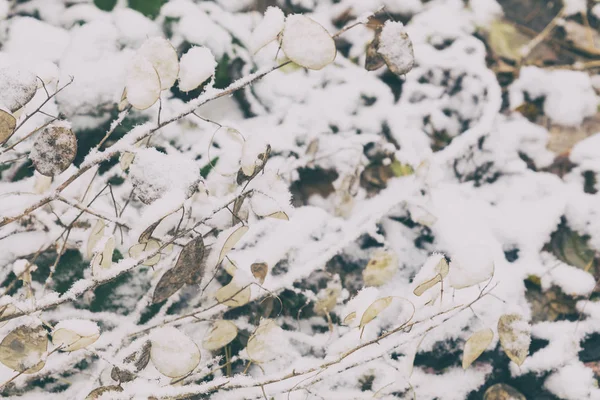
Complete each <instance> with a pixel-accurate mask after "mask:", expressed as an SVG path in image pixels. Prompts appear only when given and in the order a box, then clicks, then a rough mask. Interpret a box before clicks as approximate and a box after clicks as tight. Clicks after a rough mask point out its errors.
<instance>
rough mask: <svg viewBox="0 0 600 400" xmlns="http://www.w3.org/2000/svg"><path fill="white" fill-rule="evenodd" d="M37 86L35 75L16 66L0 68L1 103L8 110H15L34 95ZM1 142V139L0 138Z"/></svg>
mask: <svg viewBox="0 0 600 400" xmlns="http://www.w3.org/2000/svg"><path fill="white" fill-rule="evenodd" d="M37 87H38V79H37V77H36V76H35V75H34V74H33V73H31V72H29V71H27V70H25V69H24V68H19V67H17V66H12V65H11V66H5V67H3V68H0V93H2V104H3V105H4V106H5V107H7V108H8V109H9V110H10V112H15V111H16V110H18V109H19V108H22V107H23V106H24V105H25V104H27V103H29V101H30V100H31V99H32V98H33V96H35V92H36V91H37ZM0 142H1V140H0Z"/></svg>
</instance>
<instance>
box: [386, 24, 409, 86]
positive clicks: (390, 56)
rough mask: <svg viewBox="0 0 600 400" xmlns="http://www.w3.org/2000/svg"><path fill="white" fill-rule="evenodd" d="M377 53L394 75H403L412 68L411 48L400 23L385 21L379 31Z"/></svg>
mask: <svg viewBox="0 0 600 400" xmlns="http://www.w3.org/2000/svg"><path fill="white" fill-rule="evenodd" d="M377 52H378V53H379V54H381V56H382V57H383V59H384V60H385V61H386V64H387V65H388V67H389V68H390V71H392V72H393V73H395V74H396V75H404V74H406V73H407V72H409V71H410V70H411V69H412V68H413V65H414V62H415V56H414V52H413V46H412V42H411V41H410V39H409V37H408V35H407V33H406V30H405V28H404V24H402V22H392V21H386V23H385V24H384V25H383V28H382V30H381V36H380V39H379V48H378V49H377Z"/></svg>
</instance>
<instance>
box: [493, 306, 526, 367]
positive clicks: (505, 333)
mask: <svg viewBox="0 0 600 400" xmlns="http://www.w3.org/2000/svg"><path fill="white" fill-rule="evenodd" d="M498 336H499V337H500V344H501V345H502V349H503V350H504V352H505V353H506V355H507V356H508V358H510V359H511V360H512V361H514V362H515V364H517V365H522V364H523V362H524V361H525V359H526V358H527V354H528V353H529V344H530V343H531V326H530V325H529V323H528V322H527V321H525V320H524V319H523V317H521V316H520V315H519V314H504V315H502V316H501V317H500V319H498Z"/></svg>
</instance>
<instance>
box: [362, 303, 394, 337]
mask: <svg viewBox="0 0 600 400" xmlns="http://www.w3.org/2000/svg"><path fill="white" fill-rule="evenodd" d="M392 300H394V298H393V297H392V296H388V297H382V298H381V299H377V300H375V301H374V302H373V303H371V305H370V306H369V307H367V309H366V310H365V312H364V313H363V315H362V317H361V318H360V326H359V328H360V329H363V328H364V327H365V326H366V325H367V324H368V323H369V322H371V321H373V320H374V319H375V318H376V317H377V316H378V315H379V314H380V313H381V312H382V311H383V310H385V309H386V308H388V307H389V306H390V304H392Z"/></svg>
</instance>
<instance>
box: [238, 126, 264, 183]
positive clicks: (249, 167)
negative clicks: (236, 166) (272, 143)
mask: <svg viewBox="0 0 600 400" xmlns="http://www.w3.org/2000/svg"><path fill="white" fill-rule="evenodd" d="M268 146H269V145H268V144H267V143H265V141H264V140H263V139H262V138H261V136H260V135H252V136H250V137H248V138H246V140H245V141H244V144H243V145H242V159H241V160H240V162H241V166H242V172H243V173H244V175H246V176H252V175H253V174H254V171H255V170H256V168H260V167H261V166H262V165H263V164H264V162H265V154H266V153H267V148H268Z"/></svg>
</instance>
